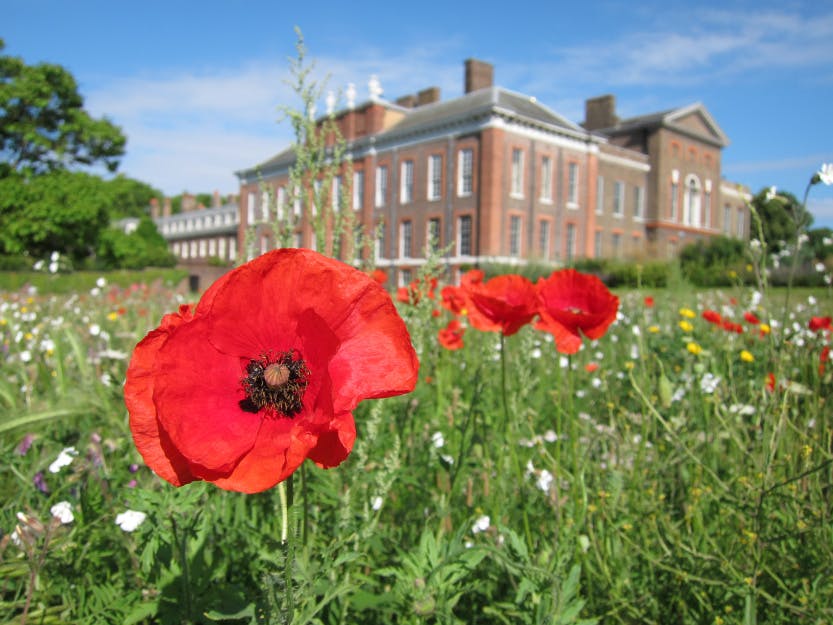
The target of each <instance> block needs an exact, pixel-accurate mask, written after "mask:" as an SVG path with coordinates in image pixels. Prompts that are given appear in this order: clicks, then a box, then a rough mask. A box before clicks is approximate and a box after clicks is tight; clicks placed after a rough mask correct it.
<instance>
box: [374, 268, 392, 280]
mask: <svg viewBox="0 0 833 625" xmlns="http://www.w3.org/2000/svg"><path fill="white" fill-rule="evenodd" d="M370 277H371V278H373V280H374V281H375V282H376V283H377V284H384V283H385V282H387V281H388V273H387V272H386V271H385V270H384V269H378V268H377V269H374V270H373V271H371V272H370Z"/></svg>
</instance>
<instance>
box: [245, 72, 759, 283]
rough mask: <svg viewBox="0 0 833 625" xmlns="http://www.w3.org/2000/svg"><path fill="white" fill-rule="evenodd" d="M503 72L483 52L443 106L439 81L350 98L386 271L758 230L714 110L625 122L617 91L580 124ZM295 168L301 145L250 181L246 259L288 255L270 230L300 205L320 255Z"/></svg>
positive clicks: (364, 218)
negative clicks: (724, 155) (725, 161)
mask: <svg viewBox="0 0 833 625" xmlns="http://www.w3.org/2000/svg"><path fill="white" fill-rule="evenodd" d="M493 75H494V70H493V67H492V66H491V65H490V64H488V63H485V62H482V61H478V60H474V59H469V60H467V61H466V62H465V72H464V81H465V83H464V86H465V93H464V94H463V95H462V96H461V97H459V98H455V99H452V100H448V101H442V100H441V98H440V93H439V89H438V88H435V87H431V88H428V89H425V90H423V91H420V92H419V93H417V94H414V95H407V96H404V97H402V98H399V99H398V100H396V101H395V102H389V101H386V100H383V99H381V98H380V97H379V90H378V89H376V88H374V86H373V85H371V90H370V91H371V97H370V99H369V100H367V101H365V102H363V103H361V104H359V105H354V103H353V102H352V101H350V100H349V99H348V102H347V108H346V109H345V110H342V111H340V112H338V113H336V114H335V120H336V123H337V124H338V127H339V130H340V132H341V134H342V136H343V138H344V140H345V142H346V145H347V151H348V155H349V159H350V163H351V169H352V172H351V174H350V178H351V180H350V181H349V183H350V191H351V193H348V197H350V196H351V197H352V202H348V206H347V207H346V210H352V211H353V213H352V217H353V221H354V222H355V223H356V224H358V225H359V226H360V227H362V228H364V229H365V230H366V231H367V232H371V231H372V232H376V233H378V235H379V236H378V239H377V241H376V247H375V252H376V257H377V265H378V266H380V267H383V268H388V269H389V270H391V271H392V272H393V273H394V275H395V279H396V282H397V283H398V284H405V283H407V282H409V281H410V280H411V279H412V278H413V276H414V274H415V270H416V269H417V268H418V267H419V266H420V265H421V264H422V263H424V262H425V257H426V249H427V248H433V249H436V250H439V251H440V252H441V253H442V254H443V256H444V260H445V262H446V263H447V264H448V266H449V267H450V268H451V269H452V271H458V270H459V269H461V268H467V267H471V266H475V265H477V264H481V263H487V262H488V263H508V264H520V263H526V262H530V261H537V262H543V263H548V264H552V265H563V264H569V263H570V262H572V261H574V260H577V259H580V258H622V259H651V258H670V257H673V256H674V255H676V253H677V252H678V251H679V249H680V248H681V246H682V245H685V244H687V243H689V242H692V241H695V240H697V239H701V238H705V237H710V236H714V235H717V234H728V235H730V236H737V237H741V238H746V237H747V236H748V228H749V219H748V213H747V211H748V209H747V208H746V199H747V198H748V192H746V191H745V190H744V189H741V188H738V187H737V185H730V184H728V183H725V182H724V181H722V179H721V172H720V162H721V161H720V157H721V151H722V149H723V147H725V146H726V145H727V143H728V141H727V139H726V137H725V135H724V134H723V132H722V130H720V128H719V127H718V126H717V124H716V123H715V122H714V120H713V119H712V118H711V116H710V114H709V113H708V111H707V110H706V109H705V107H704V106H703V105H702V104H699V103H697V104H692V105H689V106H686V107H683V108H680V109H674V110H671V111H665V112H662V113H656V114H652V115H646V116H641V117H637V118H632V119H627V120H619V119H618V118H617V116H616V112H615V100H614V98H613V96H602V97H600V98H593V99H591V100H588V101H587V103H586V112H585V117H586V119H585V121H584V123H583V124H576V123H573V122H571V121H569V120H567V119H565V118H564V117H562V116H561V115H559V114H557V113H556V112H554V111H552V110H550V109H549V108H547V107H546V106H544V105H542V104H541V103H539V102H538V101H537V100H536V99H535V98H534V97H530V96H527V95H523V94H519V93H515V92H512V91H509V90H506V89H503V88H501V87H498V86H495V85H494V83H493ZM293 163H294V156H293V152H292V150H291V149H288V150H285V151H284V152H281V153H280V154H278V155H276V156H275V157H274V158H272V159H270V160H267V161H265V162H263V163H261V164H259V165H256V166H253V167H251V168H248V169H245V170H242V171H239V172H237V176H238V178H239V180H240V196H239V209H240V216H239V231H238V243H237V246H238V249H240V250H243V249H245V250H246V251H245V253H246V255H247V256H254V255H256V254H258V253H262V252H265V251H267V250H268V249H271V247H273V246H274V237H273V231H272V228H271V223H272V222H273V221H274V220H275V219H280V218H282V217H284V216H286V215H287V214H289V213H290V212H291V213H292V215H293V216H294V217H296V218H297V219H296V221H295V224H296V225H295V229H294V238H293V244H294V245H296V246H303V247H313V248H314V247H315V246H316V242H315V233H314V231H313V228H312V220H311V219H310V215H309V214H308V211H307V210H306V208H305V206H304V202H300V201H299V202H295V203H294V204H293V205H292V206H289V205H288V203H287V198H288V197H291V196H292V190H291V189H289V187H288V185H289V184H290V182H289V180H290V168H291V166H292V165H293ZM344 177H345V176H339V177H338V178H336V179H335V180H336V181H337V183H333V184H334V185H336V184H338V185H343V184H345V182H344V180H343V178H344ZM333 192H334V193H335V192H336V189H335V188H334V189H333ZM247 243H248V245H247ZM344 249H345V252H344V254H343V255H342V256H343V260H346V261H350V260H354V259H355V254H356V250H354V249H352V246H350V245H347V246H345V248H344Z"/></svg>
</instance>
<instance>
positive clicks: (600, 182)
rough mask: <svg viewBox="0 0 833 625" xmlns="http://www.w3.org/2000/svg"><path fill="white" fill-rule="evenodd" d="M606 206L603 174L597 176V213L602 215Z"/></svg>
mask: <svg viewBox="0 0 833 625" xmlns="http://www.w3.org/2000/svg"><path fill="white" fill-rule="evenodd" d="M604 208H605V179H604V177H603V176H599V177H597V178H596V214H597V215H602V214H603V213H604Z"/></svg>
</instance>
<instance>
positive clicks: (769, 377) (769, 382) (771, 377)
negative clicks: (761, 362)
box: [766, 372, 775, 393]
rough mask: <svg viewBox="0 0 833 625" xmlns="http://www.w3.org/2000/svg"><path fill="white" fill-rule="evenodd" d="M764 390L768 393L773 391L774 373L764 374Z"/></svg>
mask: <svg viewBox="0 0 833 625" xmlns="http://www.w3.org/2000/svg"><path fill="white" fill-rule="evenodd" d="M766 390H768V391H769V392H770V393H772V392H774V391H775V374H774V373H772V372H770V373H767V374H766Z"/></svg>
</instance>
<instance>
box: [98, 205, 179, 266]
mask: <svg viewBox="0 0 833 625" xmlns="http://www.w3.org/2000/svg"><path fill="white" fill-rule="evenodd" d="M96 261H97V263H98V264H99V265H100V266H101V267H102V268H103V269H142V268H144V267H173V266H174V265H175V264H176V258H175V257H174V255H173V254H171V253H170V252H169V251H168V244H167V243H166V242H165V239H164V238H162V235H161V234H159V231H158V230H157V229H156V225H155V224H154V223H153V221H151V219H150V217H148V216H147V215H144V216H142V217H141V218H140V220H139V225H138V227H137V228H136V230H135V231H134V232H131V233H130V234H126V233H125V232H124V231H122V230H120V229H118V228H107V229H106V230H103V231H102V232H101V236H100V237H99V241H98V249H97V258H96Z"/></svg>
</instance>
